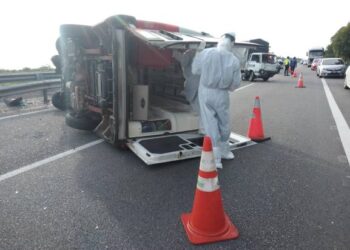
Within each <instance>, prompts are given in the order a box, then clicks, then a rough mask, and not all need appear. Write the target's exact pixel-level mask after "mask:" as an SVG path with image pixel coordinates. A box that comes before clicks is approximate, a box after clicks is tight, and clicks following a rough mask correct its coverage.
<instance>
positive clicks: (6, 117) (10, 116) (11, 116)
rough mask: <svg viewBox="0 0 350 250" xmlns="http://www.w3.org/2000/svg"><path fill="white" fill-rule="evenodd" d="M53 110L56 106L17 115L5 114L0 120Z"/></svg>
mask: <svg viewBox="0 0 350 250" xmlns="http://www.w3.org/2000/svg"><path fill="white" fill-rule="evenodd" d="M52 110H55V109H54V108H49V109H44V110H39V111H33V112H27V113H22V114H17V115H9V116H4V117H0V121H1V120H6V119H10V118H15V117H19V116H25V115H32V114H37V113H43V112H48V111H52Z"/></svg>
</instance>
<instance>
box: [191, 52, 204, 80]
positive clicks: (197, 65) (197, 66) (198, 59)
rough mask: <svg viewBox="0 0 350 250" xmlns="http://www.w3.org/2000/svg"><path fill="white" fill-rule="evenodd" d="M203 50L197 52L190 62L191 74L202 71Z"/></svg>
mask: <svg viewBox="0 0 350 250" xmlns="http://www.w3.org/2000/svg"><path fill="white" fill-rule="evenodd" d="M202 57H203V52H200V53H197V54H196V55H195V57H194V59H193V62H192V74H195V75H200V74H201V73H202Z"/></svg>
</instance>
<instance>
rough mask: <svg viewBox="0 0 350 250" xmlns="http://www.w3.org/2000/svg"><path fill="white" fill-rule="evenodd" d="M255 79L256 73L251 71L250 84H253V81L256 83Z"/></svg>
mask: <svg viewBox="0 0 350 250" xmlns="http://www.w3.org/2000/svg"><path fill="white" fill-rule="evenodd" d="M254 79H255V75H254V72H253V71H251V72H250V74H249V81H250V82H253V81H254Z"/></svg>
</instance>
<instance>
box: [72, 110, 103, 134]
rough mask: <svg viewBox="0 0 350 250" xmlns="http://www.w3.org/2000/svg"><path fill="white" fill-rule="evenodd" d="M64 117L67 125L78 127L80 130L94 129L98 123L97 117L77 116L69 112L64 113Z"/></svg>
mask: <svg viewBox="0 0 350 250" xmlns="http://www.w3.org/2000/svg"><path fill="white" fill-rule="evenodd" d="M65 119H66V124H67V125H68V126H69V127H72V128H75V129H80V130H88V131H91V130H94V129H95V128H96V127H97V125H98V124H99V123H100V120H99V119H92V118H89V117H87V116H80V117H77V116H75V115H73V114H72V113H69V112H68V113H67V114H66V117H65Z"/></svg>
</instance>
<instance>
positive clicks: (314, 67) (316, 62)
mask: <svg viewBox="0 0 350 250" xmlns="http://www.w3.org/2000/svg"><path fill="white" fill-rule="evenodd" d="M321 60H322V58H315V59H314V60H313V61H312V63H311V70H314V71H316V70H317V66H318V65H319V64H320V62H321Z"/></svg>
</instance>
